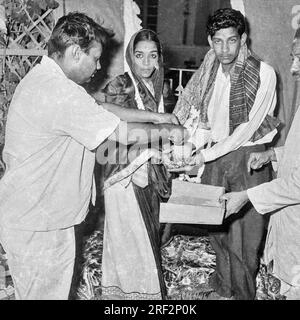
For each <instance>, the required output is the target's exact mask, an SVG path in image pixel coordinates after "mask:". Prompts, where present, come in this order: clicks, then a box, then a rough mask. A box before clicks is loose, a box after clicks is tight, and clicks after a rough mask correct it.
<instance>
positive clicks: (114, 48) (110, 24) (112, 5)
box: [56, 0, 124, 91]
mask: <svg viewBox="0 0 300 320" xmlns="http://www.w3.org/2000/svg"><path fill="white" fill-rule="evenodd" d="M57 2H59V4H60V6H59V8H58V9H57V10H56V15H57V19H58V18H59V17H60V16H62V15H63V14H64V13H68V12H71V11H80V12H84V13H86V14H88V15H89V16H90V17H91V18H93V19H95V20H96V21H97V22H98V23H100V24H102V25H103V26H104V27H106V28H109V29H112V30H113V31H114V32H115V36H114V38H113V41H112V42H111V44H110V47H108V48H107V49H106V51H105V52H104V53H103V55H102V57H101V66H102V68H101V71H100V72H98V73H97V74H96V76H95V77H94V79H93V82H92V83H91V84H90V85H89V89H90V90H92V91H96V90H98V89H99V87H103V86H104V84H105V83H106V82H107V81H108V80H109V79H111V78H113V77H115V76H116V75H118V74H121V73H123V70H124V69H123V68H124V64H123V50H124V49H123V39H124V22H123V0H113V1H111V0H65V1H63V0H57Z"/></svg>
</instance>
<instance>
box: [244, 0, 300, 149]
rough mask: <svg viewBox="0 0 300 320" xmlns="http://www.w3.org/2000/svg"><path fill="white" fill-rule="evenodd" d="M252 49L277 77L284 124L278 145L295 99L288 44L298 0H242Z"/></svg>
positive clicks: (299, 13) (299, 14)
mask: <svg viewBox="0 0 300 320" xmlns="http://www.w3.org/2000/svg"><path fill="white" fill-rule="evenodd" d="M244 6H245V15H246V17H247V19H248V21H249V25H250V38H251V44H252V49H253V50H254V51H255V52H256V53H257V54H258V55H259V56H260V57H261V58H262V59H263V60H265V61H266V62H268V63H269V64H271V65H272V66H273V67H274V69H275V71H276V73H277V79H278V91H277V92H278V99H279V101H278V107H277V113H278V117H279V119H280V120H281V121H282V123H283V124H284V127H283V128H282V130H281V136H280V137H279V140H278V142H277V144H278V145H281V144H283V143H284V140H285V137H286V135H287V133H288V130H289V127H290V122H291V120H292V118H291V117H292V115H293V113H294V112H295V108H296V106H298V104H299V98H298V102H297V101H295V102H293V95H294V91H295V90H294V88H295V85H297V84H296V83H295V80H294V79H293V77H292V76H291V74H290V71H289V69H290V65H291V57H290V53H291V44H292V39H293V37H294V34H295V29H296V28H297V20H298V19H299V17H300V3H299V0H264V1H261V0H244Z"/></svg>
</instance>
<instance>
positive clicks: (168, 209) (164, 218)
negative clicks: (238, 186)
mask: <svg viewBox="0 0 300 320" xmlns="http://www.w3.org/2000/svg"><path fill="white" fill-rule="evenodd" d="M224 192H225V189H224V188H223V187H215V186H210V185H205V184H200V183H192V182H186V181H180V180H173V185H172V195H171V197H170V199H169V201H168V202H166V203H161V204H160V215H159V222H161V223H187V224H214V225H220V224H222V222H223V218H224V213H225V207H224V205H223V204H222V203H220V202H219V198H220V196H221V195H223V194H224Z"/></svg>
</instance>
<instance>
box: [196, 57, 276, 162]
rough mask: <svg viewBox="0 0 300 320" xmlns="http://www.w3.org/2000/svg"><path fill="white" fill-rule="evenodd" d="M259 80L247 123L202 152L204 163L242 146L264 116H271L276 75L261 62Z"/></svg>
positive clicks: (273, 134) (274, 96)
mask: <svg viewBox="0 0 300 320" xmlns="http://www.w3.org/2000/svg"><path fill="white" fill-rule="evenodd" d="M260 79H261V85H260V87H259V89H258V90H257V94H256V98H255V101H254V104H253V107H252V108H251V111H250V113H249V121H248V122H246V123H242V124H240V125H239V126H238V127H237V128H236V129H235V130H234V132H233V133H232V134H231V135H230V136H228V137H227V138H225V139H223V140H221V141H219V142H218V143H216V144H215V145H214V146H213V147H212V148H210V149H206V150H203V151H202V153H203V156H204V159H205V162H208V161H212V160H215V159H217V158H219V157H221V156H223V155H225V154H227V153H229V152H231V151H234V150H236V149H238V148H239V147H241V146H243V145H244V144H245V143H247V142H248V141H249V140H250V139H251V137H252V136H253V134H254V132H255V131H256V130H257V129H258V128H259V126H260V125H261V123H262V122H263V120H264V119H265V117H266V115H267V114H269V115H272V114H273V111H274V109H275V106H276V90H275V89H276V75H275V71H274V69H273V68H272V67H271V66H269V65H267V64H265V63H263V62H262V63H261V71H260ZM273 131H274V132H273ZM273 131H272V132H271V133H269V134H271V135H270V137H271V140H270V141H272V139H273V137H274V136H275V134H276V132H277V130H276V129H274V130H273ZM270 141H269V142H270ZM264 142H266V141H264Z"/></svg>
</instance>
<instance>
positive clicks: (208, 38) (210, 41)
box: [207, 35, 213, 48]
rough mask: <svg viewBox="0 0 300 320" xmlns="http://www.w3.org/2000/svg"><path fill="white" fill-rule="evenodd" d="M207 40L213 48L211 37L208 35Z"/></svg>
mask: <svg viewBox="0 0 300 320" xmlns="http://www.w3.org/2000/svg"><path fill="white" fill-rule="evenodd" d="M207 40H208V43H209V45H210V47H211V48H213V47H212V39H211V36H210V35H209V36H208V37H207Z"/></svg>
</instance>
